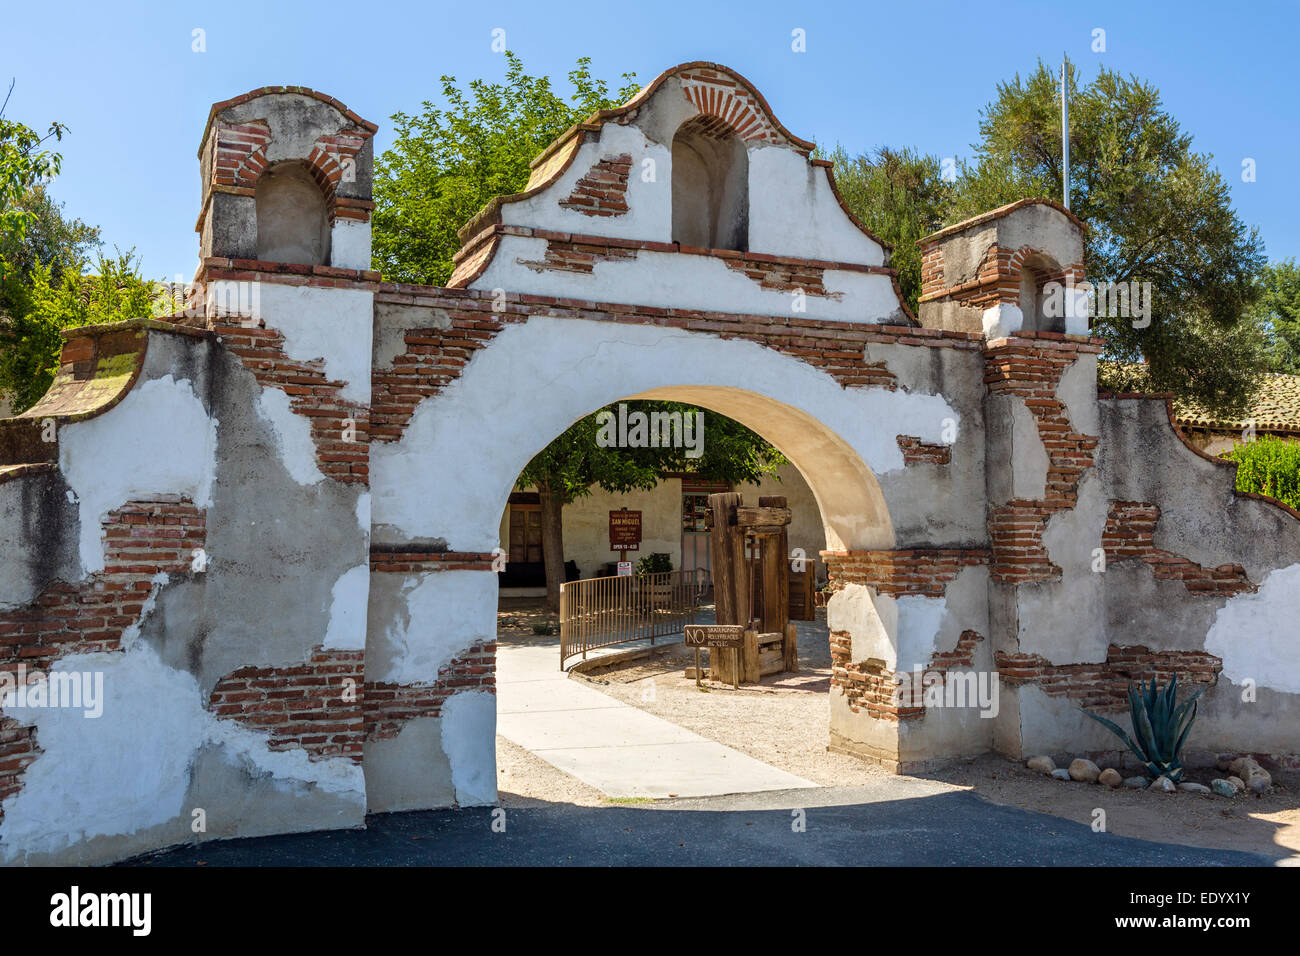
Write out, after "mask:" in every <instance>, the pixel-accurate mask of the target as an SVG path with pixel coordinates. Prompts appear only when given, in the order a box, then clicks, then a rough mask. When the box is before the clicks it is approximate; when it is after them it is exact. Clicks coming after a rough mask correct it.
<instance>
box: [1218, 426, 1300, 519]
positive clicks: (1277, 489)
mask: <svg viewBox="0 0 1300 956" xmlns="http://www.w3.org/2000/svg"><path fill="white" fill-rule="evenodd" d="M1223 457H1224V458H1227V459H1229V460H1231V461H1235V462H1237V490H1238V491H1253V492H1255V493H1256V494H1261V495H1268V496H1269V497H1270V498H1276V499H1277V500H1278V501H1281V502H1283V503H1285V504H1288V505H1290V506H1291V507H1292V508H1296V509H1300V443H1297V442H1290V441H1283V440H1282V439H1280V438H1276V437H1274V436H1272V435H1265V436H1263V437H1261V438H1259V439H1257V440H1256V441H1252V442H1245V443H1244V444H1237V445H1234V446H1233V449H1232V451H1229V452H1224V454H1223Z"/></svg>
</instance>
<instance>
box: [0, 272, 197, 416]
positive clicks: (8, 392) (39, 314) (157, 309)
mask: <svg viewBox="0 0 1300 956" xmlns="http://www.w3.org/2000/svg"><path fill="white" fill-rule="evenodd" d="M89 265H90V264H89V263H88V262H87V261H85V260H82V259H78V260H76V261H74V262H72V263H64V264H63V265H62V268H61V271H60V272H59V273H58V274H57V275H56V271H55V266H54V265H53V264H50V263H45V262H41V261H39V260H37V261H35V262H33V263H32V265H31V266H30V270H29V273H28V275H27V278H26V281H25V282H23V283H21V284H20V283H15V285H16V286H17V290H16V292H15V293H14V294H13V295H12V297H11V300H10V303H9V305H10V307H11V309H12V311H10V312H8V313H7V314H5V315H0V395H3V396H4V397H6V398H8V399H9V400H10V401H12V402H13V405H14V410H15V412H21V411H23V410H25V409H27V408H30V407H31V406H32V405H34V404H36V402H37V401H38V400H39V399H40V397H41V396H42V395H44V394H45V392H46V390H47V389H48V388H49V387H50V383H51V382H52V381H53V380H54V373H55V372H56V371H57V370H58V364H59V352H60V350H61V348H62V337H61V336H60V332H62V331H63V330H64V329H70V328H76V327H77V326H82V325H98V324H101V323H107V322H120V321H122V320H124V319H133V318H140V317H142V316H149V315H157V314H161V313H163V312H166V311H171V309H172V308H173V307H174V305H175V302H174V301H173V300H172V298H171V296H170V294H169V292H168V290H167V289H166V287H164V286H163V285H161V284H160V283H157V282H152V281H150V280H147V279H144V278H142V277H141V275H140V271H139V265H138V263H137V262H135V260H134V256H133V254H132V253H130V252H127V253H121V252H119V253H118V254H117V255H116V257H115V258H105V257H104V256H103V255H99V256H98V257H97V262H96V264H95V268H94V271H93V272H89V273H86V269H87V268H88V267H89Z"/></svg>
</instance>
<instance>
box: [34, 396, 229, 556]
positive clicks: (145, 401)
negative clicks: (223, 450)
mask: <svg viewBox="0 0 1300 956" xmlns="http://www.w3.org/2000/svg"><path fill="white" fill-rule="evenodd" d="M216 452H217V421H216V419H214V418H212V417H210V416H209V415H208V413H207V411H206V410H205V409H204V407H203V403H202V402H201V401H199V397H198V395H196V394H195V392H194V385H193V383H192V382H190V381H189V380H188V379H182V380H179V381H178V380H176V379H175V378H173V377H172V376H171V375H166V376H164V377H162V378H157V379H152V380H150V381H148V382H145V383H143V384H142V385H138V386H137V387H136V388H134V389H132V391H131V392H130V394H128V395H127V396H126V398H124V399H122V401H121V402H120V403H119V404H118V405H117V406H116V407H115V408H113V409H111V410H110V411H109V413H108V414H105V415H100V416H97V417H95V418H91V419H88V420H86V421H82V422H72V423H70V424H67V425H64V426H63V428H62V430H61V433H60V435H59V469H60V470H61V471H62V473H63V476H64V479H65V480H66V481H67V483H68V486H69V488H71V489H72V494H73V495H74V496H75V497H76V499H77V505H78V511H79V514H80V521H81V541H80V548H81V565H82V570H83V571H84V573H86V574H92V573H94V572H96V571H102V570H103V569H104V544H103V542H104V532H103V528H102V527H101V522H102V521H103V519H104V516H105V515H107V514H108V512H110V511H112V510H113V509H114V508H119V507H121V506H122V505H123V504H125V503H126V502H127V501H130V500H131V499H133V498H146V497H149V496H150V495H159V494H171V495H183V496H185V497H187V498H189V499H191V500H192V501H193V502H194V504H195V506H196V507H199V508H206V507H207V506H208V503H209V500H210V497H211V491H212V480H213V475H214V473H215V470H216Z"/></svg>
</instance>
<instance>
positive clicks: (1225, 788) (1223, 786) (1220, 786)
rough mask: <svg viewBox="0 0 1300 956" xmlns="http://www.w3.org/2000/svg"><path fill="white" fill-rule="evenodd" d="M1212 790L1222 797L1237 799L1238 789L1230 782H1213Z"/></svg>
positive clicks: (1211, 782)
mask: <svg viewBox="0 0 1300 956" xmlns="http://www.w3.org/2000/svg"><path fill="white" fill-rule="evenodd" d="M1210 789H1211V790H1213V791H1214V792H1215V793H1217V794H1218V795H1219V796H1221V797H1235V796H1236V795H1237V788H1236V787H1234V786H1233V785H1232V782H1231V781H1230V780H1223V779H1219V780H1211V781H1210Z"/></svg>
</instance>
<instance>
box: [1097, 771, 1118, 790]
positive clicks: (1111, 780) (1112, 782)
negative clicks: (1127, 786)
mask: <svg viewBox="0 0 1300 956" xmlns="http://www.w3.org/2000/svg"><path fill="white" fill-rule="evenodd" d="M1097 782H1098V783H1104V784H1105V785H1106V786H1108V787H1118V786H1119V785H1120V784H1122V783H1123V782H1124V778H1123V777H1121V776H1120V775H1119V771H1118V770H1116V769H1115V768H1114V767H1107V768H1106V769H1105V770H1103V771H1102V772H1101V776H1099V777H1098V778H1097Z"/></svg>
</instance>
